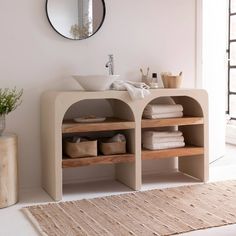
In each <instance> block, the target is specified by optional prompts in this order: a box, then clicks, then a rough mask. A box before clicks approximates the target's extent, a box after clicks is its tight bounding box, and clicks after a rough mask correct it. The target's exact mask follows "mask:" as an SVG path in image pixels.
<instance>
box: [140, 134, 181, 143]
mask: <svg viewBox="0 0 236 236" xmlns="http://www.w3.org/2000/svg"><path fill="white" fill-rule="evenodd" d="M142 140H143V144H147V145H149V144H157V143H169V142H184V137H183V136H176V137H161V138H160V137H145V138H143V139H142Z"/></svg>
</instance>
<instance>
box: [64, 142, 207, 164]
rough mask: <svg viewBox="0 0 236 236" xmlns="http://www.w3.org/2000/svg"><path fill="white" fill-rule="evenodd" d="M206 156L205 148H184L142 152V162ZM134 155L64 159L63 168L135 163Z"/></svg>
mask: <svg viewBox="0 0 236 236" xmlns="http://www.w3.org/2000/svg"><path fill="white" fill-rule="evenodd" d="M203 154H204V148H203V147H193V146H190V147H189V146H188V147H182V148H173V149H164V150H155V151H150V150H142V160H156V159H160V158H171V157H188V156H198V155H203ZM134 161H135V155H134V154H120V155H110V156H97V157H84V158H73V159H72V158H67V157H64V158H63V159H62V168H73V167H81V166H91V165H102V164H117V163H128V162H134Z"/></svg>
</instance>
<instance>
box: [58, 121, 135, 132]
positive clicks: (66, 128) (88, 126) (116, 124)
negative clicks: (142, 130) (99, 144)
mask: <svg viewBox="0 0 236 236" xmlns="http://www.w3.org/2000/svg"><path fill="white" fill-rule="evenodd" d="M134 128H135V122H134V121H127V120H122V119H119V118H107V119H106V120H105V121H104V122H97V123H95V122H93V123H77V122H75V121H73V120H66V121H64V122H63V124H62V133H63V134H66V133H79V132H97V131H109V130H125V129H134Z"/></svg>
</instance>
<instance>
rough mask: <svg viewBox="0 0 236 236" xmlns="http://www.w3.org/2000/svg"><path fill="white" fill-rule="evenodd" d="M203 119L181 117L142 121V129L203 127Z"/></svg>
mask: <svg viewBox="0 0 236 236" xmlns="http://www.w3.org/2000/svg"><path fill="white" fill-rule="evenodd" d="M203 122H204V120H203V117H180V118H165V119H142V128H152V127H166V126H175V125H179V126H181V125H182V126H183V125H202V124H203Z"/></svg>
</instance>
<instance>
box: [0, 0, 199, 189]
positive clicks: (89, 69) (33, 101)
mask: <svg viewBox="0 0 236 236" xmlns="http://www.w3.org/2000/svg"><path fill="white" fill-rule="evenodd" d="M44 4H45V2H44V1H39V0H38V1H32V0H22V1H3V2H1V7H0V29H1V39H0V52H1V53H0V87H13V86H17V87H18V88H24V101H23V104H22V105H21V107H20V108H18V110H16V111H15V112H14V113H12V114H10V115H9V116H8V117H7V129H8V131H14V132H16V133H17V134H18V135H19V154H20V155H19V164H20V184H21V186H24V187H32V186H39V185H40V172H41V170H40V139H39V138H40V121H39V112H40V111H39V104H40V94H41V93H42V92H43V91H45V90H48V89H67V88H73V89H74V88H76V86H77V85H76V83H75V82H74V81H73V80H72V79H71V78H70V77H69V76H70V75H71V74H72V73H74V72H75V71H77V72H78V73H81V74H93V73H95V74H98V73H105V67H104V64H105V62H106V61H107V55H108V54H110V53H113V54H114V55H115V69H116V73H118V74H121V75H122V77H123V78H125V79H130V80H138V79H140V74H139V68H140V67H144V68H145V67H147V66H150V68H151V69H152V71H153V72H154V71H155V72H158V73H160V72H162V71H167V70H168V71H172V72H174V73H177V72H179V71H183V72H184V87H193V86H194V84H195V81H194V80H195V1H194V0H146V1H143V0H119V1H111V0H107V1H106V7H107V15H106V19H105V22H104V25H103V26H102V28H101V29H100V30H99V32H98V33H97V34H96V35H95V36H93V37H91V38H90V39H88V40H83V41H70V40H66V39H64V38H62V37H60V36H59V35H57V34H56V33H55V32H54V31H53V29H52V28H51V26H50V25H49V23H48V21H47V18H46V14H45V6H44ZM167 164H168V162H167ZM157 165H158V164H157ZM158 166H159V167H158V168H159V169H162V167H163V165H161V164H160V165H158ZM168 166H170V167H171V166H173V164H172V162H169V164H168ZM103 168H104V167H103ZM156 168H157V167H156ZM105 169H107V167H105ZM103 170H104V169H103ZM108 171H110V174H111V175H112V170H111V169H109V170H108ZM74 172H75V170H74ZM76 172H78V170H77V171H76ZM91 172H92V173H93V172H94V173H95V175H94V176H96V171H93V170H92V169H89V172H88V169H86V170H85V171H83V170H82V169H81V170H80V171H79V173H76V174H79V177H81V178H83V177H84V176H85V175H90V177H91ZM99 173H100V172H99ZM99 173H98V174H99ZM66 175H67V178H69V177H70V176H68V173H66Z"/></svg>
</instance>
